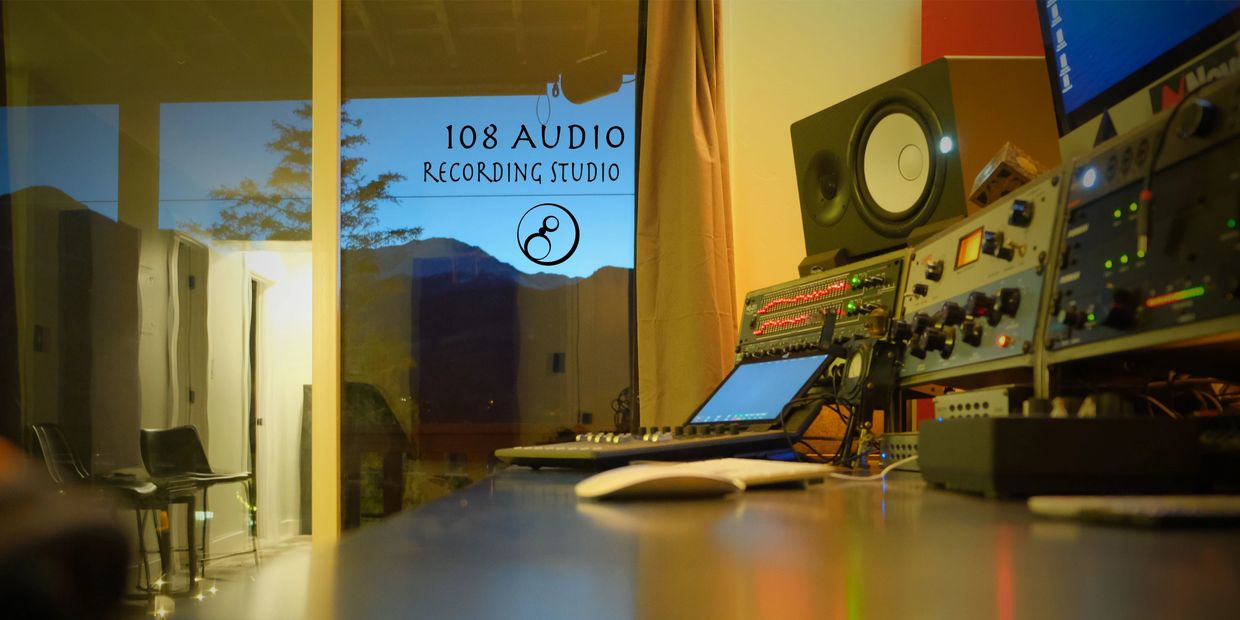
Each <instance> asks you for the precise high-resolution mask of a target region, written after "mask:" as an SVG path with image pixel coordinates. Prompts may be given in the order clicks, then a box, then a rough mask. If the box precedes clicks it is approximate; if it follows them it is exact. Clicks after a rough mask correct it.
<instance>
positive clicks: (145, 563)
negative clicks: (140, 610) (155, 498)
mask: <svg viewBox="0 0 1240 620" xmlns="http://www.w3.org/2000/svg"><path fill="white" fill-rule="evenodd" d="M134 515H135V516H136V517H137V521H138V554H139V555H141V556H142V573H143V575H145V576H146V585H145V586H143V585H142V583H141V582H140V581H139V583H138V589H139V590H143V591H146V592H150V591H151V561H150V558H148V557H147V553H146V511H145V510H143V509H142V508H141V507H134Z"/></svg>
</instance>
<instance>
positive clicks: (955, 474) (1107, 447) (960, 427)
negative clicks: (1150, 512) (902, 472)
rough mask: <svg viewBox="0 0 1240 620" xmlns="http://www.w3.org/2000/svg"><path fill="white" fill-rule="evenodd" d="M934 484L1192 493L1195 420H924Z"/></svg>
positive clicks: (1197, 460) (1039, 491)
mask: <svg viewBox="0 0 1240 620" xmlns="http://www.w3.org/2000/svg"><path fill="white" fill-rule="evenodd" d="M919 430H920V432H921V437H920V440H919V445H918V461H919V462H920V464H921V475H922V477H924V478H925V479H926V482H928V483H930V484H932V485H935V486H940V487H945V488H947V489H951V490H954V491H964V492H968V493H981V494H984V495H987V496H1012V497H1022V496H1027V495H1093V494H1148V493H1159V494H1168V493H1190V492H1193V491H1194V490H1196V488H1195V487H1196V485H1197V482H1198V472H1199V469H1200V464H1201V452H1200V449H1199V447H1198V442H1197V435H1198V433H1199V428H1198V424H1197V422H1196V421H1195V420H1174V419H1170V418H1165V419H1164V418H1086V419H1079V418H1021V417H1006V418H984V417H983V418H954V419H945V420H942V421H931V422H926V423H923V424H922V425H921V427H920V429H919Z"/></svg>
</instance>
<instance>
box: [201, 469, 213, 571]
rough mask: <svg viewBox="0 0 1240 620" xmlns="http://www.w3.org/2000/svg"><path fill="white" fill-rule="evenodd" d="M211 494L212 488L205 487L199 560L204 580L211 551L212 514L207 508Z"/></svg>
mask: <svg viewBox="0 0 1240 620" xmlns="http://www.w3.org/2000/svg"><path fill="white" fill-rule="evenodd" d="M210 493H211V487H209V486H207V487H203V489H202V556H201V559H200V560H199V566H201V567H202V568H201V569H200V570H199V571H198V574H200V575H202V578H203V579H205V578H206V577H207V551H208V549H209V547H208V544H207V543H208V542H209V539H208V538H207V524H209V523H210V522H211V518H210V517H211V513H210V511H209V510H208V508H207V495H209V494H210Z"/></svg>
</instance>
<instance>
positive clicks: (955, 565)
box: [181, 469, 1240, 620]
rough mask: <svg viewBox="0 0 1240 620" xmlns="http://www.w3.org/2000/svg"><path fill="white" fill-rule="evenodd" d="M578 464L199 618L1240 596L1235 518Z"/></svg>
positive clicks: (1230, 608) (1069, 612)
mask: <svg viewBox="0 0 1240 620" xmlns="http://www.w3.org/2000/svg"><path fill="white" fill-rule="evenodd" d="M581 477H582V475H581V474H576V473H571V472H556V471H545V470H544V471H541V472H534V471H528V470H522V469H512V470H509V471H506V472H501V473H499V474H497V475H495V476H493V477H491V478H488V479H487V480H484V481H482V482H480V483H478V484H475V485H473V486H472V487H469V488H467V489H464V490H462V491H460V492H458V493H456V494H454V495H452V496H449V497H447V498H444V499H441V500H439V501H436V502H433V503H430V504H427V505H425V506H423V507H421V508H419V509H417V510H414V511H411V512H408V513H405V514H401V515H399V516H396V517H393V518H391V519H389V520H387V521H385V522H383V523H381V524H378V525H375V526H371V527H369V528H366V529H364V530H361V531H358V532H354V533H351V534H348V535H346V536H345V537H344V539H343V540H342V541H341V543H340V544H339V545H337V546H335V547H332V548H318V549H313V550H307V551H305V552H304V553H300V554H299V555H296V556H293V557H286V558H281V560H280V561H276V562H273V563H271V564H270V565H268V566H265V567H264V569H263V571H261V572H260V573H259V576H258V579H257V580H256V581H255V582H254V583H248V584H222V585H221V596H220V597H218V599H217V600H212V601H208V602H207V603H209V604H203V605H202V607H201V608H199V609H197V610H196V611H197V612H198V613H197V617H203V618H229V619H230V620H232V619H235V618H241V617H339V618H398V617H425V618H586V617H588V618H712V619H716V618H810V617H813V618H845V617H846V618H871V617H875V618H891V617H913V618H953V619H954V618H1004V619H1006V618H1107V617H1116V618H1147V617H1148V618H1190V617H1191V618H1212V617H1218V618H1223V617H1235V616H1234V614H1235V613H1236V612H1235V610H1237V609H1240V529H1237V528H1232V529H1209V530H1147V529H1133V528H1125V527H1114V526H1101V525H1089V524H1078V523H1073V522H1059V521H1047V520H1042V519H1038V518H1036V517H1034V516H1033V515H1031V514H1030V513H1029V512H1028V511H1027V510H1026V509H1025V506H1024V504H1023V503H1021V502H998V501H991V500H986V499H981V498H976V497H971V496H965V495H957V494H951V493H946V492H941V491H936V490H932V489H926V488H925V485H924V483H923V482H922V481H921V478H920V477H918V476H916V475H908V474H904V475H898V476H895V477H893V478H891V479H889V480H888V481H887V482H886V483H851V482H839V481H830V482H828V483H826V484H823V485H815V486H811V487H810V488H809V489H806V490H770V491H750V492H748V493H744V494H740V495H736V496H733V497H731V498H728V499H723V500H701V501H663V502H645V503H626V504H615V503H610V504H603V503H584V502H583V503H579V502H578V501H577V500H576V498H575V496H574V495H573V491H572V488H573V484H574V483H575V482H576V481H578V480H580V479H581ZM225 589H227V590H229V592H223V590H225ZM181 611H185V610H181ZM191 611H195V610H191Z"/></svg>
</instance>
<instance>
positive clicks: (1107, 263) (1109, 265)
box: [1102, 258, 1115, 269]
mask: <svg viewBox="0 0 1240 620" xmlns="http://www.w3.org/2000/svg"><path fill="white" fill-rule="evenodd" d="M1102 265H1103V266H1104V267H1106V268H1107V269H1110V268H1112V267H1114V266H1115V261H1112V260H1111V259H1109V258H1108V259H1107V262H1105V263H1102Z"/></svg>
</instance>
